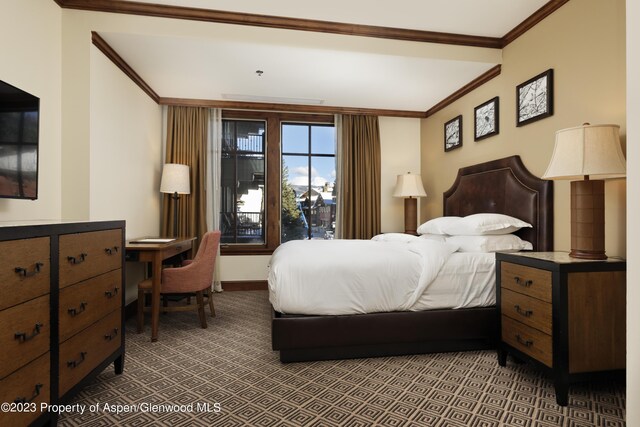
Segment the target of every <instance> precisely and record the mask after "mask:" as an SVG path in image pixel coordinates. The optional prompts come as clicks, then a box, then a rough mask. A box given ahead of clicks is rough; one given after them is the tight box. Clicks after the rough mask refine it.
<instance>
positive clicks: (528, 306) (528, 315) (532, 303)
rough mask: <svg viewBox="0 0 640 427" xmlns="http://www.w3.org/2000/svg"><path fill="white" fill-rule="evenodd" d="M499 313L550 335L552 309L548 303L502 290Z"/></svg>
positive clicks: (551, 330)
mask: <svg viewBox="0 0 640 427" xmlns="http://www.w3.org/2000/svg"><path fill="white" fill-rule="evenodd" d="M500 311H501V313H502V314H504V315H506V316H509V317H511V318H512V319H515V320H517V321H519V322H521V323H524V324H525V325H528V326H531V327H533V328H536V329H538V330H540V331H542V332H544V333H545V334H548V335H551V334H552V332H553V326H552V321H553V320H552V319H553V316H552V307H551V304H550V303H548V302H544V301H541V300H539V299H536V298H533V297H530V296H528V295H523V294H519V293H517V292H513V291H510V290H509V289H502V292H501V294H500Z"/></svg>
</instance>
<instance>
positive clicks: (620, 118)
mask: <svg viewBox="0 0 640 427" xmlns="http://www.w3.org/2000/svg"><path fill="white" fill-rule="evenodd" d="M624 6H625V5H624V0H611V1H606V2H603V1H599V0H580V1H572V2H569V3H567V4H565V5H564V6H562V7H561V8H560V9H559V10H558V11H556V12H555V13H553V14H552V15H551V16H549V17H547V18H546V19H545V20H544V21H542V22H541V23H539V24H538V25H537V26H536V27H534V28H533V29H532V30H530V31H529V32H527V33H526V34H525V35H523V36H522V37H520V38H518V39H517V40H516V41H514V42H513V43H511V44H509V45H508V46H507V47H506V48H505V49H504V50H503V63H502V74H501V75H500V76H498V77H496V78H495V79H493V80H491V81H490V82H488V83H486V84H484V85H483V86H481V87H480V88H478V89H476V90H474V91H473V92H471V93H470V94H468V95H466V96H465V97H463V98H461V99H460V100H458V101H456V102H455V103H453V104H451V105H449V106H448V107H446V108H445V109H443V110H441V111H440V112H438V113H436V114H435V115H433V116H431V117H429V118H427V119H425V120H423V122H422V144H423V147H424V148H423V150H422V176H423V180H424V182H425V185H426V186H427V187H428V188H427V192H428V193H431V194H433V195H435V197H428V198H426V199H423V200H422V207H423V214H422V218H421V219H422V220H426V219H429V218H432V217H435V216H440V215H442V198H441V197H440V195H441V194H442V192H443V191H445V190H446V189H448V188H449V186H450V185H451V184H452V183H453V180H454V179H455V174H456V172H457V169H458V168H459V167H462V166H467V165H471V164H475V163H479V162H483V161H487V160H492V159H497V158H501V157H506V156H510V155H514V154H518V155H520V156H521V157H522V160H523V162H524V164H525V165H526V166H527V167H528V168H529V169H530V170H531V172H533V173H534V174H535V175H538V176H541V175H542V174H543V173H544V171H545V170H546V167H547V165H548V163H549V160H550V158H551V153H552V150H553V145H554V134H555V131H556V130H558V129H563V128H567V127H572V126H578V125H580V124H582V123H584V122H590V123H592V124H596V123H616V124H619V125H621V134H622V139H623V149H624V146H625V144H624V140H625V137H626V118H625V90H626V89H625V7H624ZM549 68H553V69H554V79H555V85H554V86H555V96H554V97H555V101H554V110H555V112H554V115H553V116H552V117H549V118H545V119H543V120H540V121H538V122H534V123H531V124H528V125H526V126H523V127H519V128H518V127H516V126H515V108H516V105H515V104H516V102H515V87H516V86H517V85H518V84H520V83H522V82H524V81H526V80H528V79H529V78H531V77H533V76H535V75H537V74H539V73H541V72H543V71H545V70H547V69H549ZM494 96H499V97H500V134H499V135H496V136H493V137H490V138H487V139H484V140H481V141H478V142H474V140H473V109H474V107H475V106H477V105H479V104H481V103H483V102H485V101H487V100H489V99H491V98H493V97H494ZM459 114H462V115H463V146H462V148H459V149H456V150H453V151H451V152H448V153H445V152H444V150H443V132H444V131H443V127H444V123H445V122H446V121H448V120H450V119H452V118H453V117H455V116H457V115H459ZM625 189H626V181H625V180H624V179H622V180H613V181H608V182H607V183H606V190H605V191H606V198H607V200H606V214H605V215H606V218H605V221H606V249H607V253H608V254H609V255H624V254H625V252H626V248H625V245H626V226H625V221H626V219H625V208H626V197H625ZM568 197H569V182H568V181H556V183H555V227H554V228H555V248H556V249H557V250H568V249H570V248H569V246H570V235H569V230H570V227H569V223H570V218H569V200H568Z"/></svg>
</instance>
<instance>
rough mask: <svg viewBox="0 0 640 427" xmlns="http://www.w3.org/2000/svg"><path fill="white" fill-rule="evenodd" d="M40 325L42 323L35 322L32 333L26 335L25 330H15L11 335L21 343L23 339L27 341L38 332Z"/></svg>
mask: <svg viewBox="0 0 640 427" xmlns="http://www.w3.org/2000/svg"><path fill="white" fill-rule="evenodd" d="M41 327H42V323H36V326H34V327H33V333H32V334H31V335H27V333H26V332H16V333H15V334H14V335H13V337H14V339H17V340H18V341H20V342H21V343H22V342H25V341H29V340H30V339H31V338H33V337H35V336H36V335H39V334H40V328H41Z"/></svg>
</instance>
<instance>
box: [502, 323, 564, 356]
mask: <svg viewBox="0 0 640 427" xmlns="http://www.w3.org/2000/svg"><path fill="white" fill-rule="evenodd" d="M502 341H504V342H506V343H507V344H509V345H511V346H512V347H514V348H517V349H518V350H520V351H522V352H523V353H526V354H528V355H529V356H531V357H533V358H534V359H536V360H538V361H540V362H542V363H544V364H545V365H547V366H549V367H552V366H553V347H552V341H551V335H547V334H545V333H542V332H540V331H539V330H537V329H534V328H532V327H530V326H527V325H525V324H522V323H520V322H517V321H515V320H513V319H511V318H510V317H507V316H504V315H503V316H502Z"/></svg>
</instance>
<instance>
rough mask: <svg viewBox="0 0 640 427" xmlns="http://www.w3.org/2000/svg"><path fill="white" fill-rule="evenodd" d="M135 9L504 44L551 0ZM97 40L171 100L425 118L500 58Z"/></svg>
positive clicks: (158, 36)
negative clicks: (301, 21) (218, 13)
mask: <svg viewBox="0 0 640 427" xmlns="http://www.w3.org/2000/svg"><path fill="white" fill-rule="evenodd" d="M138 2H145V3H156V4H165V5H175V6H187V7H197V8H207V9H214V10H226V11H234V12H245V13H253V14H262V15H272V16H285V17H293V18H306V19H316V20H324V21H333V22H341V23H355V24H367V25H376V26H384V27H395V28H409V29H418V30H427V31H439V32H449V33H456V34H470V35H480V36H490V37H502V36H503V35H505V34H506V33H507V32H509V31H510V30H511V29H513V28H514V27H515V26H517V25H518V24H519V23H520V22H522V21H523V20H525V19H526V18H527V17H528V16H530V15H531V14H532V13H534V12H535V11H536V10H537V9H539V8H540V7H542V6H543V5H544V4H545V3H546V2H547V0H518V1H513V0H483V1H478V0H395V1H394V2H372V1H370V0H368V1H367V0H349V1H344V0H342V1H339V0H324V1H322V2H317V1H310V0H271V1H268V2H267V1H264V0H243V1H238V0H138ZM159 28H162V29H161V30H159ZM134 30H139V29H134ZM99 34H100V35H101V36H102V37H103V38H104V39H105V41H106V42H107V43H109V45H111V47H112V48H114V49H115V50H116V51H117V52H118V53H119V54H120V56H122V58H123V59H124V60H125V61H126V62H127V63H128V64H129V65H130V66H131V67H132V68H133V69H134V70H135V71H136V72H137V73H138V74H139V75H140V76H141V77H142V78H143V79H144V80H145V81H146V82H147V83H148V84H149V86H151V87H152V88H153V90H154V91H155V92H156V93H157V94H158V95H159V96H161V97H172V98H195V99H210V100H234V99H236V100H246V101H263V102H286V103H301V104H314V105H318V104H319V105H325V106H338V107H356V108H378V109H394V110H411V111H426V110H428V109H429V108H430V107H432V106H433V105H435V104H436V103H438V102H439V101H441V100H442V99H444V98H445V97H447V96H448V95H450V94H451V93H453V92H454V91H456V90H457V89H459V88H460V87H462V86H464V85H465V84H467V83H468V82H469V81H471V80H473V79H474V78H476V77H478V76H479V75H481V74H482V73H484V72H485V71H487V70H489V69H490V68H492V67H493V66H495V65H496V64H499V63H500V62H501V52H500V51H499V50H497V49H486V48H474V47H464V46H452V45H441V44H431V43H419V42H408V41H398V40H388V39H378V38H369V37H355V36H346V35H336V34H326V33H312V32H306V31H294V30H282V29H272V28H258V27H248V26H238V25H228V24H216V23H206V22H194V21H181V22H177V23H176V25H164V26H162V27H154V28H151V29H147V30H146V31H145V33H144V34H141V33H140V32H135V33H134V32H133V31H132V32H128V31H126V32H125V31H122V32H102V31H99ZM257 70H262V71H264V73H263V74H262V76H258V75H257V74H256V71H257Z"/></svg>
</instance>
